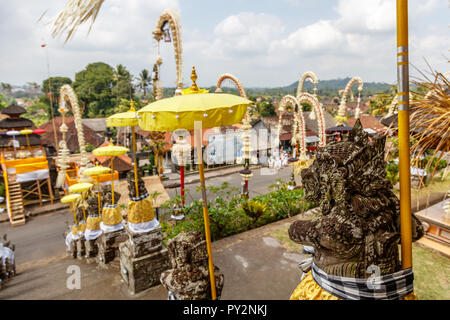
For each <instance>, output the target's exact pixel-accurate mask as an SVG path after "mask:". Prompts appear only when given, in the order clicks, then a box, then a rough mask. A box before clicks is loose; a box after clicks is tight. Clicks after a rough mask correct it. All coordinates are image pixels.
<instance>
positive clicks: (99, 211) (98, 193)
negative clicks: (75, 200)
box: [96, 176, 102, 217]
mask: <svg viewBox="0 0 450 320" xmlns="http://www.w3.org/2000/svg"><path fill="white" fill-rule="evenodd" d="M99 177H100V176H97V179H96V180H97V200H98V201H97V202H98V216H99V217H101V215H102V213H101V212H102V209H101V204H100V181H99Z"/></svg>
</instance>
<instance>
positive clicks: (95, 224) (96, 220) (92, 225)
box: [86, 216, 102, 231]
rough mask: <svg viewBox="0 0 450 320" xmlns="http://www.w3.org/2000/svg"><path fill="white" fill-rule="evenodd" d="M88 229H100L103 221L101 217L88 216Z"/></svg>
mask: <svg viewBox="0 0 450 320" xmlns="http://www.w3.org/2000/svg"><path fill="white" fill-rule="evenodd" d="M86 220H87V221H86V229H88V230H91V231H94V230H99V229H100V222H101V221H102V218H101V217H90V216H89V217H87V219H86Z"/></svg>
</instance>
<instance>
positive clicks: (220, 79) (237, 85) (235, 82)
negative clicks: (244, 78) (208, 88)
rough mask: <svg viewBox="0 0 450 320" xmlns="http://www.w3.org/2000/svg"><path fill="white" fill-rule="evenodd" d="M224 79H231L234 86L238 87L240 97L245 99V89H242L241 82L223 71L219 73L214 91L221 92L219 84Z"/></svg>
mask: <svg viewBox="0 0 450 320" xmlns="http://www.w3.org/2000/svg"><path fill="white" fill-rule="evenodd" d="M226 79H230V80H231V81H233V82H234V84H235V85H236V87H237V88H238V91H239V95H240V96H241V97H242V98H245V99H247V95H246V94H245V90H244V87H243V86H242V83H241V82H240V81H239V80H238V78H236V77H235V76H233V75H232V74H230V73H224V74H223V75H221V76H220V77H219V80H217V84H216V87H217V89H216V92H217V93H220V92H222V89H221V88H220V86H221V85H222V82H223V81H224V80H226Z"/></svg>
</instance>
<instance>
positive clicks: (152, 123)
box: [138, 93, 253, 131]
mask: <svg viewBox="0 0 450 320" xmlns="http://www.w3.org/2000/svg"><path fill="white" fill-rule="evenodd" d="M252 103H253V102H252V101H250V100H247V99H244V98H241V97H239V96H235V95H232V94H226V93H203V94H188V95H181V96H175V97H172V98H166V99H162V100H158V101H156V102H153V103H151V104H149V105H147V106H145V107H144V108H142V109H140V110H139V111H138V115H139V126H140V127H141V128H142V129H143V130H147V131H175V130H176V129H186V130H193V129H194V121H202V127H203V128H213V127H219V126H228V125H232V124H236V123H239V122H240V121H241V120H242V118H243V117H244V115H245V113H246V112H247V107H248V106H250V104H252Z"/></svg>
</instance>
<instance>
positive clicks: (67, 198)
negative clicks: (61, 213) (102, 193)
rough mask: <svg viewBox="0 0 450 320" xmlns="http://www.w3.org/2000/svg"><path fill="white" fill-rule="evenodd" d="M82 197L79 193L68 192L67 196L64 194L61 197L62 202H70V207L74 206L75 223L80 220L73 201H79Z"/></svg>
mask: <svg viewBox="0 0 450 320" xmlns="http://www.w3.org/2000/svg"><path fill="white" fill-rule="evenodd" d="M80 199H81V195H80V194H78V193H75V194H68V195H67V196H64V197H62V198H61V202H62V203H70V207H71V208H72V213H73V219H74V221H75V224H78V222H77V215H76V213H75V208H74V206H73V203H74V202H75V201H79V200H80Z"/></svg>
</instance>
